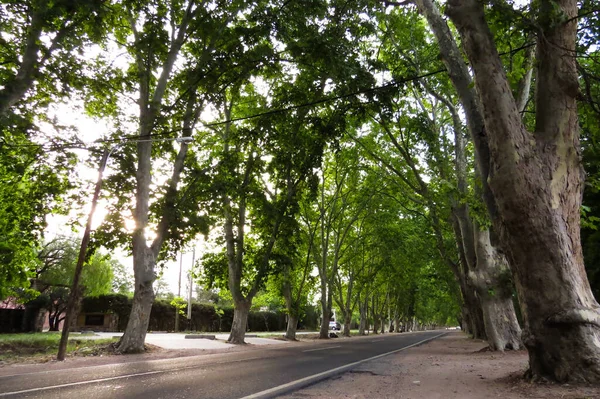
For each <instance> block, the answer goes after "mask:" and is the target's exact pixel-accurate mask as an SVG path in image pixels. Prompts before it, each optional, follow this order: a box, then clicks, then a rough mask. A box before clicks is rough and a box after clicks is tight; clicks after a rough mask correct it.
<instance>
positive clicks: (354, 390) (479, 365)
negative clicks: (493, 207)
mask: <svg viewBox="0 0 600 399" xmlns="http://www.w3.org/2000/svg"><path fill="white" fill-rule="evenodd" d="M486 346H487V345H486V344H485V342H483V341H479V340H472V339H469V338H468V337H467V336H466V335H465V334H463V333H450V334H447V335H445V336H443V337H440V338H438V339H436V340H433V341H430V342H428V343H426V344H424V345H422V346H418V347H414V348H410V349H408V350H406V351H403V352H399V353H396V354H392V355H390V356H386V357H383V358H380V359H377V360H374V361H370V362H367V363H363V364H362V365H360V366H358V367H356V368H355V369H353V370H351V371H348V372H346V373H344V374H342V375H340V376H337V377H334V378H331V379H328V380H326V381H323V382H320V383H317V384H315V385H312V386H310V387H307V388H304V389H301V390H299V391H296V392H294V393H292V394H288V395H284V396H280V397H279V398H282V399H300V398H302V399H307V398H325V397H327V398H354V399H360V398H373V397H389V398H403V399H411V398H414V399H423V398H427V399H436V398H460V399H480V398H492V397H502V398H514V399H521V398H523V399H524V398H565V399H575V398H578V399H581V398H598V397H600V388H595V387H587V386H572V385H553V384H545V385H540V384H530V383H527V382H525V381H523V380H522V379H521V376H522V375H523V373H524V371H525V369H526V368H527V353H526V352H525V351H518V352H505V353H497V352H488V351H485V350H484V349H485V348H486Z"/></svg>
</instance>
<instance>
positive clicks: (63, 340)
mask: <svg viewBox="0 0 600 399" xmlns="http://www.w3.org/2000/svg"><path fill="white" fill-rule="evenodd" d="M109 155H110V151H109V150H105V151H104V153H103V154H102V159H101V160H100V166H99V167H98V180H97V181H96V188H95V189H94V196H93V197H92V209H91V210H90V214H89V215H88V220H87V224H86V225H85V231H84V232H83V238H82V239H81V247H80V248H79V256H78V257H77V264H76V265H75V273H74V275H73V285H72V286H71V292H70V293H69V301H68V302H67V311H66V315H65V321H64V323H63V329H62V335H61V336H60V344H59V346H58V354H57V355H56V360H59V361H62V360H65V355H66V352H67V342H68V341H69V330H70V329H71V321H72V320H73V318H74V317H77V315H76V314H75V308H76V305H77V302H78V301H80V300H81V298H80V295H79V294H80V287H79V280H80V279H81V272H82V270H83V263H84V262H85V255H86V253H87V247H88V244H89V242H90V233H91V231H92V219H93V218H94V212H96V205H97V204H98V197H99V196H100V190H102V174H103V173H104V169H105V168H106V162H107V161H108V156H109Z"/></svg>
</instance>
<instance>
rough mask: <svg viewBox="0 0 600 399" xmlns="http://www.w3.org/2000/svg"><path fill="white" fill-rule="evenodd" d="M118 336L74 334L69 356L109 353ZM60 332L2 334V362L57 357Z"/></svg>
mask: <svg viewBox="0 0 600 399" xmlns="http://www.w3.org/2000/svg"><path fill="white" fill-rule="evenodd" d="M116 341H117V339H116V338H103V339H86V338H81V336H77V335H74V336H73V337H71V338H70V339H69V342H68V344H67V355H69V356H98V355H102V354H104V353H109V352H110V348H109V345H110V344H111V343H113V342H116ZM59 343H60V333H58V332H46V333H31V334H0V362H2V363H18V362H26V361H33V362H43V361H49V360H52V359H53V358H55V357H56V353H57V352H58V344H59Z"/></svg>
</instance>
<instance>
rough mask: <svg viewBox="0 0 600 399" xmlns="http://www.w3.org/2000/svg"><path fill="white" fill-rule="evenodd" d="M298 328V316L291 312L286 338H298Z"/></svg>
mask: <svg viewBox="0 0 600 399" xmlns="http://www.w3.org/2000/svg"><path fill="white" fill-rule="evenodd" d="M297 328H298V317H296V316H294V315H291V314H289V315H288V321H287V328H286V330H285V339H287V340H290V341H295V340H296V330H297Z"/></svg>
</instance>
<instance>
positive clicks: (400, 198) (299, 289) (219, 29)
mask: <svg viewBox="0 0 600 399" xmlns="http://www.w3.org/2000/svg"><path fill="white" fill-rule="evenodd" d="M579 6H580V7H579V9H580V10H581V11H579V10H578V2H577V1H575V0H559V1H550V0H541V1H538V2H534V3H532V4H530V5H525V6H517V5H513V4H509V3H506V2H494V3H493V4H489V5H488V4H484V3H483V2H480V1H477V0H464V1H458V0H456V1H455V0H453V1H448V2H447V4H446V5H445V9H444V10H443V12H445V14H446V15H447V16H448V18H449V19H450V21H451V22H452V24H453V25H454V27H455V28H456V29H455V30H454V28H452V27H451V26H450V25H449V23H448V20H447V19H446V18H445V17H444V16H443V14H442V10H441V9H440V6H439V5H438V4H437V3H435V2H433V1H431V0H414V1H406V2H379V1H368V0H364V1H356V2H346V1H337V0H311V1H308V2H301V3H297V2H289V1H278V0H261V1H256V2H253V3H252V4H247V3H246V2H242V1H218V0H216V1H210V2H200V1H197V0H187V1H176V2H164V1H161V0H148V1H128V0H123V1H102V0H98V1H84V0H81V1H64V2H62V1H57V2H52V3H48V2H45V1H38V0H29V1H25V2H23V1H19V2H13V1H8V2H4V3H3V4H2V5H0V15H2V17H3V18H2V19H1V22H0V32H1V33H2V36H1V38H0V40H1V43H0V44H1V46H0V56H1V59H2V60H3V61H2V62H0V81H1V82H2V88H1V89H0V127H1V129H2V142H1V144H0V145H1V147H0V152H1V153H0V168H2V172H3V173H2V177H1V179H2V188H1V192H0V214H1V215H2V217H1V218H0V220H2V233H1V234H2V244H1V245H2V247H1V248H0V256H2V263H3V264H4V265H6V267H5V270H7V272H6V273H2V274H0V295H3V296H6V293H7V290H6V289H7V287H15V286H27V284H28V279H29V278H30V277H31V273H32V270H33V266H32V265H33V263H35V262H34V254H35V247H36V245H38V246H39V243H40V242H41V237H42V232H43V230H44V227H45V225H44V217H45V215H47V214H48V213H50V212H60V211H67V210H68V209H70V208H72V207H74V206H76V204H77V203H78V201H81V198H82V196H81V195H80V193H78V192H77V188H80V187H81V185H80V182H78V181H76V180H75V179H74V178H73V176H72V174H71V173H70V171H71V170H73V169H74V167H75V164H76V163H75V159H76V157H75V155H74V154H72V153H71V152H69V151H68V148H70V147H81V146H82V145H83V144H84V143H83V142H82V141H81V139H80V138H79V136H78V135H77V132H76V131H73V130H72V129H69V128H68V127H66V126H63V125H62V124H64V121H62V122H61V121H59V120H53V119H52V118H49V117H48V116H47V113H46V111H47V110H48V109H50V110H51V109H52V104H55V103H58V102H64V103H66V104H67V106H69V107H74V106H75V105H74V104H75V101H76V100H78V101H80V102H81V103H82V104H83V107H84V109H85V111H86V112H87V113H88V114H89V115H91V116H93V117H96V118H99V119H102V120H103V122H104V123H105V124H106V125H107V126H110V128H109V129H108V130H107V131H106V132H103V138H102V139H101V140H99V141H97V142H96V143H95V147H94V148H91V149H92V150H96V151H92V152H91V154H92V157H91V162H95V161H96V162H97V161H98V159H97V158H96V157H97V156H98V155H97V154H99V151H97V150H98V149H100V148H102V147H104V148H105V149H106V150H107V151H108V150H110V153H111V159H110V162H111V163H112V164H113V165H112V169H113V170H115V172H114V173H112V174H111V175H110V176H108V177H107V178H106V185H105V186H106V189H105V191H104V197H105V199H106V202H107V203H108V204H109V205H108V208H109V216H108V217H107V218H106V220H105V221H104V223H103V225H102V226H101V227H100V228H99V229H98V231H97V232H96V233H95V235H94V239H93V243H94V245H92V250H93V249H95V248H97V247H98V246H100V245H103V246H105V247H108V248H114V247H117V246H124V247H125V248H127V249H129V250H130V251H131V253H132V255H133V276H134V297H133V306H132V311H131V316H130V318H129V322H128V325H127V328H126V331H125V334H124V336H123V338H122V339H121V341H120V343H119V347H118V349H119V350H120V351H121V352H136V351H142V350H143V344H144V338H145V334H146V330H147V326H148V320H149V319H148V317H149V314H150V308H151V306H152V303H153V299H154V295H155V294H154V290H153V283H154V281H155V280H156V277H157V274H158V272H159V269H160V265H161V264H162V262H164V261H166V260H168V259H172V258H174V256H175V254H176V253H177V252H178V251H179V250H181V248H182V247H183V246H184V245H185V243H186V242H188V241H190V240H192V239H194V238H195V237H196V236H197V235H198V234H200V233H204V234H207V233H208V231H209V230H211V229H212V231H213V232H216V233H215V234H216V235H217V236H218V238H216V239H215V240H214V241H215V242H214V244H215V245H214V246H215V250H214V251H212V252H211V253H210V254H208V255H206V256H205V257H204V259H203V260H202V266H203V273H202V279H203V281H205V282H206V284H207V285H208V286H211V287H219V288H220V289H226V290H228V291H229V292H230V294H231V297H232V301H233V303H234V308H235V312H234V320H233V325H232V330H231V335H230V338H229V340H230V341H231V342H233V343H243V342H244V334H245V330H246V324H247V317H248V313H249V310H250V308H251V306H252V303H253V300H254V299H255V298H256V297H257V296H258V295H259V294H260V293H261V292H264V291H265V289H266V287H270V288H271V289H272V290H274V292H277V293H278V295H281V296H282V297H283V298H284V301H285V304H286V308H287V313H288V315H289V325H288V333H287V335H288V338H291V339H293V338H294V335H295V328H296V324H297V320H298V317H299V309H301V307H302V306H301V305H302V304H304V303H306V301H307V300H308V298H309V297H311V295H312V294H311V287H313V286H315V285H316V287H317V296H318V298H319V300H320V305H321V308H322V311H323V315H322V325H321V336H322V337H326V336H327V329H328V322H329V320H330V318H331V314H332V307H333V306H336V308H337V309H338V310H339V312H340V314H341V315H342V318H343V320H344V324H345V325H346V326H348V325H349V324H350V321H351V319H352V315H353V314H354V313H355V312H356V311H358V314H359V315H360V321H361V322H360V328H361V330H363V331H364V329H365V328H366V323H367V318H368V317H367V316H369V317H371V318H372V319H373V320H375V327H376V329H381V326H382V325H383V324H384V321H386V320H387V321H390V320H393V321H394V323H393V325H394V326H395V329H397V328H398V327H399V326H400V324H402V323H404V324H405V325H406V324H408V323H413V322H414V321H415V320H419V322H421V323H424V324H429V323H432V324H433V323H437V324H440V323H441V324H443V323H446V322H448V320H451V318H452V317H456V318H458V319H460V321H461V323H462V325H463V326H464V328H465V329H466V330H467V331H469V332H470V333H471V334H473V335H474V336H475V337H480V338H485V339H487V340H488V342H489V344H490V347H491V348H492V349H494V350H507V349H519V348H521V347H522V346H523V345H524V346H525V347H526V348H527V350H528V351H529V355H530V374H531V376H532V377H535V378H550V379H553V380H558V381H589V382H597V381H598V378H599V376H600V347H599V346H598V344H597V343H598V342H599V341H598V339H599V338H600V337H599V336H598V335H599V334H600V333H599V328H600V321H599V320H600V317H599V314H598V304H597V302H596V300H595V299H594V296H593V294H592V290H591V288H590V284H589V282H588V279H587V276H586V273H585V268H584V262H583V251H582V246H581V232H580V228H581V223H580V221H581V220H580V218H581V214H580V212H581V209H582V192H583V187H584V179H583V173H582V171H583V168H582V165H583V164H582V161H581V154H582V152H581V150H580V147H581V144H583V145H584V147H583V149H584V151H583V155H584V163H586V164H587V165H586V166H587V168H588V170H589V171H590V172H591V176H590V178H589V179H588V182H589V187H590V188H589V190H588V191H587V192H586V197H585V198H586V201H587V202H586V205H585V206H584V207H583V210H584V219H583V221H584V224H583V227H584V238H585V239H586V240H587V241H586V246H585V249H586V251H587V252H589V253H590V255H589V258H588V267H589V268H590V270H592V274H591V275H592V276H597V274H596V272H597V270H599V268H598V266H597V265H596V264H595V263H593V262H596V263H597V261H596V260H597V257H596V256H595V252H597V251H596V250H595V249H594V248H597V246H595V245H594V243H595V241H594V237H596V238H597V234H595V229H596V223H597V221H598V217H597V216H596V215H598V212H599V209H598V207H597V205H596V204H597V203H598V202H597V199H598V198H597V192H598V187H599V185H598V179H597V171H598V164H597V159H598V157H597V154H598V152H597V149H598V146H597V138H598V134H599V132H598V123H597V121H598V117H599V115H600V112H599V108H598V100H597V95H598V93H599V90H600V86H599V82H600V79H599V78H598V76H600V74H599V73H598V65H599V62H598V61H599V59H598V48H597V38H598V33H599V32H598V29H599V28H598V26H600V24H599V23H598V10H597V9H596V8H594V4H593V2H591V1H590V2H588V1H587V0H586V1H583V2H581V4H579ZM461 47H462V50H463V51H464V54H465V55H466V59H468V63H467V61H466V59H465V57H464V56H463V53H462V52H461ZM580 81H581V84H580ZM578 100H579V101H578ZM61 123H62V124H61ZM51 129H55V130H56V131H58V132H59V133H60V134H59V135H53V134H51V133H50V132H49V131H50V130H51ZM580 131H582V132H583V136H581V135H580ZM71 133H72V137H69V135H70V134H71ZM176 137H188V138H192V139H193V142H191V143H188V142H187V141H182V142H178V143H174V142H173V141H172V139H174V138H176ZM580 137H583V138H584V140H583V141H582V143H580ZM86 147H88V148H89V147H90V146H89V145H86ZM94 154H96V155H94ZM128 219H133V221H134V222H135V227H134V228H133V230H128V229H126V223H125V222H126V221H127V220H128ZM90 252H91V251H90ZM590 258H591V259H592V260H591V262H592V263H589V262H590V261H589V259H590ZM90 259H91V258H90ZM32 262H33V263H32ZM89 263H90V262H88V264H89ZM86 267H87V266H86ZM516 298H518V301H516ZM515 303H517V304H518V306H517V308H518V309H519V310H520V315H521V316H522V325H520V324H519V322H518V318H517V315H516V311H515ZM457 305H458V306H460V311H458V308H457V307H456V306H457ZM521 329H522V331H521ZM346 331H349V329H348V328H347V329H346Z"/></svg>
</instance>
